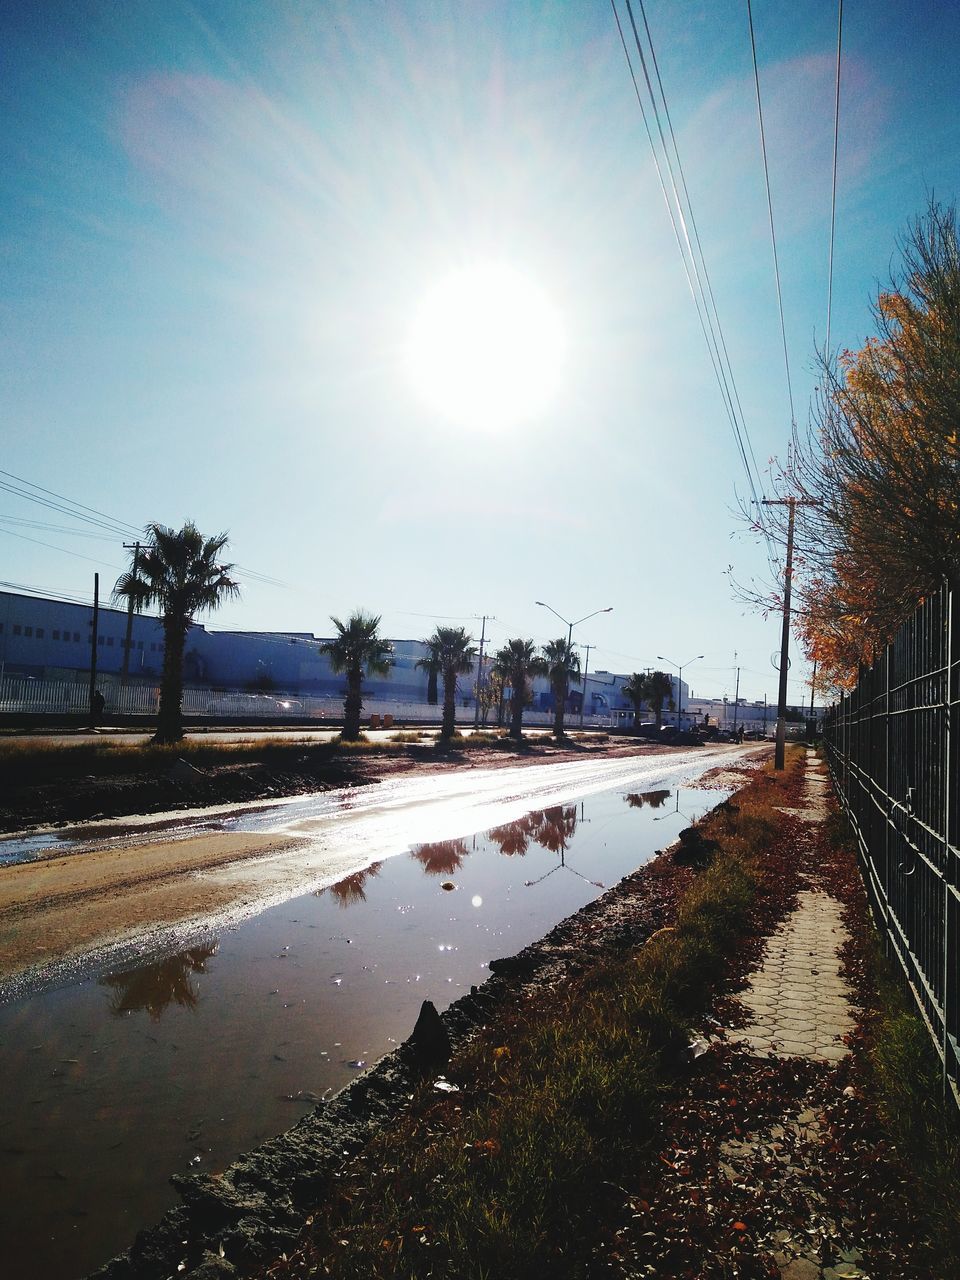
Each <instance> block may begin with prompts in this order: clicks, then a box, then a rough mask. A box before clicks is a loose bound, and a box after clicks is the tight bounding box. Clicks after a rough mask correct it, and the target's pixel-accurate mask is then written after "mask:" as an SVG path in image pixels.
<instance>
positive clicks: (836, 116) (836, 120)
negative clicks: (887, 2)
mask: <svg viewBox="0 0 960 1280" xmlns="http://www.w3.org/2000/svg"><path fill="white" fill-rule="evenodd" d="M842 49H843V0H838V8H837V92H836V99H835V101H834V108H833V190H832V191H831V194H830V266H829V268H828V270H827V345H826V357H827V359H828V360H829V359H830V322H831V318H832V313H833V242H834V236H835V234H836V227H837V150H838V147H839V142H840V55H841V52H842Z"/></svg>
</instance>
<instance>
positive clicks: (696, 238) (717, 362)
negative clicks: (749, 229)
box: [610, 0, 773, 568]
mask: <svg viewBox="0 0 960 1280" xmlns="http://www.w3.org/2000/svg"><path fill="white" fill-rule="evenodd" d="M610 3H611V8H612V10H613V16H614V21H615V22H616V26H617V32H618V34H619V37H620V44H621V47H622V49H623V54H624V58H625V60H626V63H627V69H628V71H629V73H630V78H631V80H632V82H633V88H634V93H635V95H636V99H637V105H638V106H639V108H640V114H641V117H642V119H643V124H644V129H645V131H646V135H647V141H648V143H649V145H650V150H651V154H652V156H653V162H654V167H655V169H656V173H657V178H658V180H659V183H660V190H661V193H662V195H663V199H664V203H665V204H666V206H667V214H668V216H669V218H670V223H671V226H672V228H673V233H674V237H675V239H676V242H677V247H678V249H679V250H680V259H681V263H682V265H683V270H684V275H685V276H686V279H687V285H688V287H689V289H690V294H691V297H692V298H693V302H694V305H695V307H696V310H697V318H698V320H699V322H700V328H701V331H702V333H703V337H704V341H705V342H706V345H707V353H708V355H709V358H710V363H711V365H712V367H713V372H714V377H715V378H716V380H717V385H718V388H719V390H720V398H721V401H722V403H723V406H724V410H725V412H726V414H727V418H728V420H729V423H730V428H731V431H732V432H733V437H734V441H735V444H736V447H737V452H738V454H739V457H740V462H741V464H742V466H743V470H744V474H745V475H746V478H747V483H748V485H749V488H750V492H751V494H752V495H753V499H754V503H755V504H757V506H758V509H759V503H758V494H757V478H755V473H756V476H757V477H758V473H759V468H758V467H757V464H756V457H755V455H754V452H753V445H752V443H751V441H750V436H749V432H748V431H747V427H746V422H745V420H744V417H743V408H742V404H741V401H740V396H739V392H738V390H737V387H736V380H735V378H734V376H733V368H732V366H731V363H730V358H729V353H728V349H727V344H726V339H725V337H724V334H723V326H722V324H721V323H720V317H719V313H718V311H717V306H716V299H715V297H714V294H713V288H712V285H711V282H710V277H709V272H708V271H707V266H706V258H705V256H704V253H703V245H702V242H701V240H700V234H699V230H698V228H697V225H696V218H695V215H694V212H693V203H692V200H691V198H690V192H689V188H688V186H687V182H686V177H685V175H684V172H683V163H682V161H681V159H680V151H679V147H678V145H677V140H676V134H675V132H674V129H673V123H672V120H671V118H670V111H669V105H668V103H667V99H666V93H665V90H664V87H663V78H662V76H661V75H660V68H659V63H658V62H657V57H656V49H655V47H654V44H653V39H652V35H651V32H650V25H649V22H648V21H647V17H646V10H645V9H644V7H643V0H640V6H641V16H642V19H643V25H644V30H645V32H646V36H647V43H648V45H649V50H650V60H651V62H652V65H653V69H654V74H655V76H656V80H657V85H658V88H659V91H660V97H661V99H662V101H663V116H664V118H665V119H666V123H667V132H668V133H669V135H670V139H671V143H672V150H673V156H674V158H675V161H676V173H677V174H679V178H680V187H679V188H678V186H677V179H676V176H675V173H674V161H673V159H671V149H670V147H668V146H667V141H666V135H665V133H664V128H663V124H662V122H661V113H660V107H659V104H658V101H657V95H656V93H655V92H654V89H653V84H652V82H651V79H650V74H649V71H648V69H647V59H646V55H645V53H644V48H643V42H642V41H641V38H640V32H639V30H638V28H637V23H636V19H635V17H634V13H633V7H632V4H631V0H625V3H626V9H627V14H628V17H629V20H630V27H631V30H632V33H633V40H634V44H635V46H636V49H637V56H638V57H639V60H640V66H641V69H642V72H643V79H644V83H645V84H646V87H647V92H648V94H649V99H650V108H651V110H652V113H653V118H654V121H655V124H656V128H657V133H658V136H659V138H660V145H661V148H662V150H663V158H664V162H665V166H666V169H667V172H668V174H669V178H670V186H671V188H672V192H673V199H672V200H671V197H670V194H669V193H668V191H667V183H666V180H665V178H664V173H663V167H662V166H661V163H660V157H659V154H658V151H657V146H656V144H655V142H654V138H653V133H652V131H651V128H650V124H649V121H648V118H647V111H646V107H645V105H644V101H643V94H642V93H641V90H640V84H639V81H638V80H637V76H636V72H635V71H634V67H633V60H632V58H631V56H630V50H629V48H628V47H627V41H626V37H625V35H624V30H623V24H622V23H621V21H620V15H619V13H618V11H617V6H616V2H615V0H610ZM680 189H682V191H683V199H681V196H680ZM684 203H685V204H686V210H687V213H686V216H685V214H684ZM688 219H689V223H690V227H691V229H692V231H693V241H692V242H691V239H690V234H689V232H688V230H687V221H688ZM694 245H695V246H696V249H695V248H694ZM759 525H760V529H761V531H762V533H763V536H764V539H765V541H766V545H767V555H768V558H769V559H770V561H771V568H772V561H773V549H772V543H771V539H770V534H769V530H768V529H767V526H766V523H765V520H764V518H763V514H762V512H761V514H760V517H759Z"/></svg>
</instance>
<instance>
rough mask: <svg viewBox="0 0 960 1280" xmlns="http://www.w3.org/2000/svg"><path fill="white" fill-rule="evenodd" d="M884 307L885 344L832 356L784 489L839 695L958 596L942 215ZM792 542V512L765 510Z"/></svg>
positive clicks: (951, 358) (798, 596)
mask: <svg viewBox="0 0 960 1280" xmlns="http://www.w3.org/2000/svg"><path fill="white" fill-rule="evenodd" d="M900 250H901V259H902V260H901V267H900V270H899V271H898V272H897V273H896V275H895V276H894V279H893V281H892V283H891V285H890V287H888V288H887V289H884V290H882V291H881V292H880V293H879V294H878V297H877V300H876V302H875V303H874V306H873V315H874V320H875V323H876V329H877V332H876V335H875V336H873V337H871V338H870V339H868V341H867V342H866V343H865V345H864V346H863V347H861V348H860V350H859V351H845V352H844V353H843V354H842V355H841V356H840V358H839V360H837V361H832V360H831V359H830V358H829V353H824V355H823V357H822V359H821V373H822V376H821V386H820V390H819V394H818V397H817V401H816V405H815V411H814V414H813V420H812V424H811V427H810V429H809V431H808V433H807V435H806V438H805V439H795V441H794V449H793V456H792V460H791V464H790V466H789V467H787V468H785V469H784V471H783V472H782V475H781V477H780V480H781V482H782V485H781V490H782V493H783V494H784V496H786V495H787V494H793V495H795V496H797V497H798V498H799V499H801V502H800V503H798V505H797V507H796V560H795V582H794V590H795V601H796V604H797V606H798V607H797V615H796V616H797V619H798V631H799V633H800V637H801V640H802V643H803V644H804V647H805V649H806V651H807V654H808V656H809V657H810V658H811V659H814V660H816V661H817V662H818V664H819V665H820V669H821V673H822V674H823V675H824V676H825V677H826V678H827V679H828V680H829V681H830V682H832V683H837V684H841V685H842V684H848V683H850V681H851V680H852V679H855V678H856V673H857V670H858V668H859V667H860V666H861V665H868V664H869V663H871V662H872V661H873V660H874V659H875V658H876V657H877V655H878V654H879V652H881V651H882V649H883V647H884V645H885V644H886V643H888V642H889V640H890V639H891V637H892V636H893V634H894V632H895V631H896V629H897V627H898V626H899V625H900V623H901V622H903V620H904V619H905V618H906V617H908V616H909V615H910V614H911V613H912V612H913V610H914V609H915V608H916V606H917V605H918V604H919V603H920V601H921V600H922V599H923V598H924V597H926V596H927V595H929V594H930V593H932V592H933V591H936V590H937V589H938V588H939V587H940V586H941V585H942V584H943V582H944V581H945V580H946V581H948V582H949V583H950V584H951V585H952V586H953V587H954V588H960V437H958V433H960V244H958V236H957V219H956V211H955V209H954V208H952V207H950V208H944V207H943V206H941V205H938V204H936V203H931V204H930V206H929V207H928V209H927V211H926V213H925V214H924V215H923V216H922V217H921V218H919V219H917V220H916V221H915V222H914V223H913V224H912V225H911V226H910V227H909V229H908V232H907V234H906V236H905V237H904V238H903V240H902V242H901V244H900ZM767 512H768V513H769V514H768V518H767V519H768V523H767V527H768V529H771V530H772V531H773V533H774V534H775V535H779V537H780V538H781V539H783V538H785V532H786V515H787V508H786V507H771V508H767Z"/></svg>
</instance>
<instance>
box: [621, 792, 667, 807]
mask: <svg viewBox="0 0 960 1280" xmlns="http://www.w3.org/2000/svg"><path fill="white" fill-rule="evenodd" d="M678 794H679V793H678ZM623 798H624V800H626V802H627V804H628V805H629V806H630V808H631V809H642V808H643V806H644V805H645V804H646V805H649V806H650V808H651V809H659V808H661V806H662V805H663V804H664V802H665V801H666V800H668V799H669V798H670V792H669V790H668V789H665V790H663V791H640V792H637V791H633V792H631V793H630V794H629V795H626V796H624V797H623Z"/></svg>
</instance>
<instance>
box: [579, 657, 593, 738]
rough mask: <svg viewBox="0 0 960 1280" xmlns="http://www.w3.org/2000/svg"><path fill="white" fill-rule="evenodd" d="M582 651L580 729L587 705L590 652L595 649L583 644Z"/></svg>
mask: <svg viewBox="0 0 960 1280" xmlns="http://www.w3.org/2000/svg"><path fill="white" fill-rule="evenodd" d="M583 647H584V649H586V651H587V656H586V658H584V660H583V693H582V694H581V696H580V728H581V729H582V728H583V709H584V707H585V706H586V705H587V672H588V671H589V670H590V650H591V649H595V648H596V645H592V644H585V645H584V646H583Z"/></svg>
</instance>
